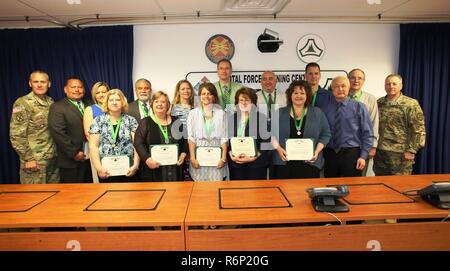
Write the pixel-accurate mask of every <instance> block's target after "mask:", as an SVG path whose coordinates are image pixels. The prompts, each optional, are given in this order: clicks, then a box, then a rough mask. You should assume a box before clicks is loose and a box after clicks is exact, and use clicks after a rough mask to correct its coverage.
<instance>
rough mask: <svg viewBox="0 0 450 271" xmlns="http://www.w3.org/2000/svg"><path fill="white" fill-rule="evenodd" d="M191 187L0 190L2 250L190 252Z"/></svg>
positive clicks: (153, 185) (67, 186)
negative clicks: (188, 216)
mask: <svg viewBox="0 0 450 271" xmlns="http://www.w3.org/2000/svg"><path fill="white" fill-rule="evenodd" d="M192 186H193V183H192V182H184V183H123V184H119V183H114V184H58V185H51V184H46V185H0V250H185V242H184V218H185V215H186V210H187V207H188V203H189V197H190V195H191V191H192ZM154 227H159V228H160V229H161V230H155V228H154ZM2 228H3V229H5V228H8V229H10V230H8V231H7V232H2V231H1V229H2Z"/></svg>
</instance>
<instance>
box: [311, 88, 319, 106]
mask: <svg viewBox="0 0 450 271" xmlns="http://www.w3.org/2000/svg"><path fill="white" fill-rule="evenodd" d="M318 91H319V90H317V91H316V93H314V96H313V101H312V105H313V106H316V98H317V92H318Z"/></svg>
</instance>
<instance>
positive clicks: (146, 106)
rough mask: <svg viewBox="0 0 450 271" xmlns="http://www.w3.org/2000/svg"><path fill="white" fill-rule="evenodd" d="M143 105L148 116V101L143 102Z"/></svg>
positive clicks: (145, 115) (145, 114)
mask: <svg viewBox="0 0 450 271" xmlns="http://www.w3.org/2000/svg"><path fill="white" fill-rule="evenodd" d="M142 105H143V106H144V117H145V118H146V117H148V105H147V103H142Z"/></svg>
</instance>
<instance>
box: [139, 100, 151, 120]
mask: <svg viewBox="0 0 450 271" xmlns="http://www.w3.org/2000/svg"><path fill="white" fill-rule="evenodd" d="M138 104H139V107H140V108H141V110H142V112H144V118H146V117H148V111H149V110H150V109H149V108H147V110H145V108H144V103H143V102H141V101H139V102H138Z"/></svg>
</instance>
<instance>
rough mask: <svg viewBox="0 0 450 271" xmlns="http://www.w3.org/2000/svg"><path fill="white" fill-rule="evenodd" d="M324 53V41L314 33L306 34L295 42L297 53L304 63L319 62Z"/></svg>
mask: <svg viewBox="0 0 450 271" xmlns="http://www.w3.org/2000/svg"><path fill="white" fill-rule="evenodd" d="M324 54H325V43H324V42H323V39H322V38H321V37H319V36H318V35H316V34H306V35H304V36H303V37H301V38H300V40H299V41H298V43H297V55H298V57H299V58H300V60H301V61H303V62H305V63H310V62H319V60H320V59H321V58H322V57H323V55H324Z"/></svg>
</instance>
